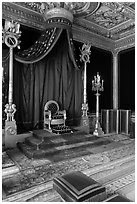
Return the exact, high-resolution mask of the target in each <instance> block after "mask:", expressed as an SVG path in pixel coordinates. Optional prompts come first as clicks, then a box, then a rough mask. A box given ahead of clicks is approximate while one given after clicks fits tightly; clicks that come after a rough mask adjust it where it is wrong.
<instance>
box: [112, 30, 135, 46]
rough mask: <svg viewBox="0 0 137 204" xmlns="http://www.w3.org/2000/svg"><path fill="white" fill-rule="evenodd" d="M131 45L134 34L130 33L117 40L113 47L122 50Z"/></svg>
mask: <svg viewBox="0 0 137 204" xmlns="http://www.w3.org/2000/svg"><path fill="white" fill-rule="evenodd" d="M131 47H135V35H134V34H133V35H131V36H128V37H126V38H125V39H122V40H118V41H117V42H116V43H115V48H114V50H115V49H120V50H124V49H128V48H131Z"/></svg>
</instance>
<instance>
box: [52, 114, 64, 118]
mask: <svg viewBox="0 0 137 204" xmlns="http://www.w3.org/2000/svg"><path fill="white" fill-rule="evenodd" d="M63 118H64V115H63V114H53V115H52V119H63Z"/></svg>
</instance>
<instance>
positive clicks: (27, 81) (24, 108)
mask: <svg viewBox="0 0 137 204" xmlns="http://www.w3.org/2000/svg"><path fill="white" fill-rule="evenodd" d="M58 33H59V35H58V40H57V42H56V43H54V48H52V50H50V52H48V53H47V55H43V54H42V55H41V56H42V57H41V56H40V60H36V61H35V62H33V63H27V62H28V61H26V62H25V61H24V63H23V62H22V63H21V60H19V57H17V55H16V60H14V87H13V90H14V92H13V103H14V104H16V107H17V112H16V113H15V120H16V122H17V127H18V128H22V129H27V130H31V129H33V128H35V127H39V128H42V125H43V110H44V105H45V103H46V102H47V101H48V100H56V101H57V102H58V103H59V106H60V109H65V110H66V111H67V119H74V118H79V117H80V116H81V103H82V76H81V74H82V73H81V70H80V69H78V66H77V64H76V62H75V58H74V50H73V43H72V41H71V36H70V34H71V33H70V32H68V31H67V30H66V29H64V30H63V29H62V31H61V32H58ZM31 50H32V48H31ZM43 50H44V49H43ZM41 53H42V52H41ZM18 56H19V55H18ZM20 56H21V55H20ZM20 59H21V58H20ZM34 59H36V57H33V60H34ZM19 61H20V62H19Z"/></svg>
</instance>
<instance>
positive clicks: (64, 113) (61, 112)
mask: <svg viewBox="0 0 137 204" xmlns="http://www.w3.org/2000/svg"><path fill="white" fill-rule="evenodd" d="M58 114H62V115H64V119H65V120H66V110H62V111H58Z"/></svg>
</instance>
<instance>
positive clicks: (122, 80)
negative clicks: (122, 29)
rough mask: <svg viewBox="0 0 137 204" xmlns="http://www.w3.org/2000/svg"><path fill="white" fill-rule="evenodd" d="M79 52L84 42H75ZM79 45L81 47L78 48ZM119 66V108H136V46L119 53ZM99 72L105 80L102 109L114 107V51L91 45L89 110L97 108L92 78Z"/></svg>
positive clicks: (100, 100) (88, 72)
mask: <svg viewBox="0 0 137 204" xmlns="http://www.w3.org/2000/svg"><path fill="white" fill-rule="evenodd" d="M75 46H76V48H77V52H79V50H80V49H81V48H82V43H80V42H75ZM78 47H79V49H78ZM79 54H80V52H79ZM118 64H119V65H118V66H119V73H118V74H119V90H118V92H119V109H131V110H132V111H134V110H135V48H132V49H128V50H125V51H122V52H120V53H119V55H118ZM97 72H99V74H100V76H101V78H102V79H103V80H104V91H103V92H100V94H101V95H100V98H99V106H100V110H101V109H112V108H113V57H112V53H111V52H108V51H105V50H102V49H99V48H96V47H91V55H90V63H87V101H88V105H89V111H90V112H95V110H96V97H95V95H94V94H95V92H93V91H92V80H93V78H94V75H96V74H97Z"/></svg>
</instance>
